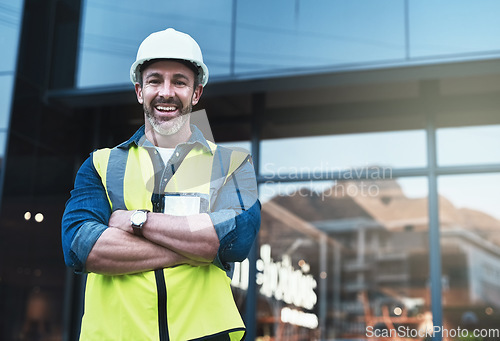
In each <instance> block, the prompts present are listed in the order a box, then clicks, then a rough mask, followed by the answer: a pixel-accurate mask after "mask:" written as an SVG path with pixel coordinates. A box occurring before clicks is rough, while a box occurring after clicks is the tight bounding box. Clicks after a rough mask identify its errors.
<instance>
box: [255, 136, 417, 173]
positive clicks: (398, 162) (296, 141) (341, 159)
mask: <svg viewBox="0 0 500 341" xmlns="http://www.w3.org/2000/svg"><path fill="white" fill-rule="evenodd" d="M425 145H426V144H425V131H423V130H411V131H392V132H382V133H363V134H349V135H330V136H313V137H301V138H286V139H276V140H264V141H262V144H261V150H262V153H261V155H262V158H261V173H262V174H267V175H273V176H278V177H280V176H281V175H285V174H287V173H289V174H290V175H291V176H297V175H298V174H300V173H305V174H308V175H311V176H313V177H314V174H317V173H321V172H323V173H325V172H326V173H327V174H330V172H334V171H339V170H349V169H358V171H353V172H352V174H350V175H352V177H351V178H350V179H346V180H351V179H358V178H359V177H360V176H359V171H361V170H363V169H365V170H370V169H372V170H373V169H377V168H382V169H384V170H385V171H388V173H391V169H392V168H396V167H397V168H413V167H424V166H425V165H426V151H425Z"/></svg>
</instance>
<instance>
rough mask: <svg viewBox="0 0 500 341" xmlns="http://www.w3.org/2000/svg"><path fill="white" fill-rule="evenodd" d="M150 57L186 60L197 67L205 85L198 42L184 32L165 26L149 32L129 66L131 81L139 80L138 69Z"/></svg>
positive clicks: (205, 72) (150, 58) (203, 66)
mask: <svg viewBox="0 0 500 341" xmlns="http://www.w3.org/2000/svg"><path fill="white" fill-rule="evenodd" d="M152 59H181V60H187V61H189V62H191V63H193V64H194V65H195V66H197V67H198V70H199V69H200V68H201V70H200V71H199V72H201V73H202V75H201V78H200V83H201V84H202V85H203V86H205V85H206V84H207V82H208V68H207V66H206V65H205V63H203V56H202V54H201V49H200V46H198V43H197V42H196V41H195V40H194V39H193V38H192V37H191V36H190V35H189V34H186V33H182V32H179V31H176V30H174V29H173V28H167V29H166V30H164V31H159V32H154V33H151V34H150V35H149V36H148V37H147V38H146V39H144V41H143V42H142V43H141V46H139V50H138V51H137V58H136V60H135V62H134V64H132V67H131V68H130V80H131V81H132V83H134V84H135V83H136V82H138V81H139V74H140V72H139V69H140V66H141V64H142V63H144V62H147V61H148V60H152Z"/></svg>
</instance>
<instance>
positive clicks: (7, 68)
mask: <svg viewBox="0 0 500 341" xmlns="http://www.w3.org/2000/svg"><path fill="white" fill-rule="evenodd" d="M22 7H23V1H22V0H0V32H1V35H0V42H1V43H2V53H0V72H2V73H3V72H11V73H14V70H15V68H16V58H17V46H18V45H19V32H20V31H21V25H20V24H21V15H22Z"/></svg>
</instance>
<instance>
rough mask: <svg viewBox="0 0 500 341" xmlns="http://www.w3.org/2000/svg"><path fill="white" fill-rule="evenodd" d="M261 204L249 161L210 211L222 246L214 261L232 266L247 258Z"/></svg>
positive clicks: (225, 266)
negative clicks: (231, 264)
mask: <svg viewBox="0 0 500 341" xmlns="http://www.w3.org/2000/svg"><path fill="white" fill-rule="evenodd" d="M260 209H261V205H260V202H259V200H258V194H257V181H256V178H255V171H254V168H253V164H252V163H251V162H249V161H245V162H244V164H242V166H241V167H240V168H238V170H236V171H235V172H234V173H233V174H232V176H231V177H230V178H229V179H228V181H227V182H226V184H225V185H224V186H222V188H221V189H220V190H219V193H218V195H217V199H216V201H215V203H214V204H213V205H212V212H211V213H209V215H210V218H211V220H212V223H213V224H214V227H215V231H216V232H217V235H218V237H219V241H220V246H219V251H218V253H217V256H216V258H215V260H214V264H215V265H217V266H219V267H220V268H222V269H225V270H230V268H231V266H230V263H233V262H241V261H243V260H244V259H245V258H246V257H247V256H248V253H249V252H250V248H251V247H252V244H253V242H254V240H255V237H256V236H257V233H258V232H259V228H260Z"/></svg>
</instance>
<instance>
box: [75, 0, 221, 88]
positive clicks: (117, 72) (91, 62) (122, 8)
mask: <svg viewBox="0 0 500 341" xmlns="http://www.w3.org/2000/svg"><path fill="white" fill-rule="evenodd" d="M228 4H229V2H228V1H226V0H212V1H209V2H208V1H202V0H189V1H164V0H154V1H149V2H148V6H146V7H142V8H137V2H136V1H132V0H121V1H113V2H102V1H97V0H87V1H84V10H83V12H84V15H83V18H82V31H81V32H82V33H81V39H80V40H81V46H80V51H79V68H78V86H79V87H87V86H102V85H113V84H130V83H129V82H130V80H129V69H130V66H131V65H132V63H133V61H134V60H135V56H136V53H137V49H138V47H139V44H140V43H141V41H142V40H143V39H144V38H146V37H147V36H148V35H149V34H150V33H152V32H155V31H160V30H164V29H166V28H168V27H173V28H175V29H177V30H179V31H182V32H186V33H189V34H190V35H191V36H192V37H193V38H194V39H195V40H196V41H197V42H198V44H199V45H200V47H201V49H202V51H203V57H204V61H205V63H206V64H207V66H208V68H209V70H210V76H216V75H221V74H227V73H228V72H229V64H230V62H229V56H230V47H229V46H230V45H229V44H230V42H231V39H230V27H231V6H228ZM194 9H195V10H194ZM110 18H112V20H110Z"/></svg>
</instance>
